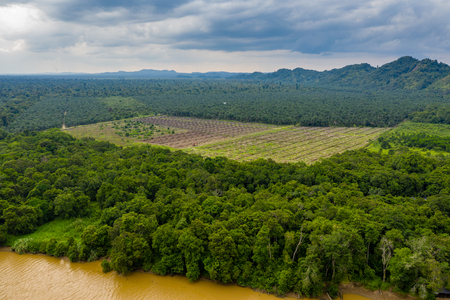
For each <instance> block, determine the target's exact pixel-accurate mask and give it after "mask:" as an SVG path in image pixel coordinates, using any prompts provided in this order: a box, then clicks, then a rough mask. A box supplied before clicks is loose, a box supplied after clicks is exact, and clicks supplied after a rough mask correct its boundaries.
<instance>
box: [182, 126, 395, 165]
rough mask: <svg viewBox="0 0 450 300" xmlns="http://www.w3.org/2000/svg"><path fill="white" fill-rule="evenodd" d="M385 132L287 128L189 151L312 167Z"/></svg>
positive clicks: (376, 130)
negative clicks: (297, 163) (320, 160)
mask: <svg viewBox="0 0 450 300" xmlns="http://www.w3.org/2000/svg"><path fill="white" fill-rule="evenodd" d="M386 130H387V129H385V128H370V127H369V128H367V127H366V128H360V127H350V128H346V127H294V126H288V127H281V128H277V129H273V130H269V131H264V132H261V133H257V134H251V135H247V136H244V137H241V138H238V139H233V140H226V141H222V142H218V143H213V144H208V145H204V146H200V147H195V148H192V149H190V150H188V152H190V153H197V154H201V155H204V156H210V157H215V156H225V157H228V158H231V159H234V160H238V161H251V160H256V159H259V158H266V159H269V158H270V159H273V160H274V161H277V162H300V161H301V162H305V163H307V164H310V163H313V162H315V161H317V160H319V159H321V158H326V157H330V156H332V155H334V154H336V153H341V152H344V151H346V150H353V149H359V148H361V147H364V146H366V145H368V143H369V142H370V141H372V140H375V139H376V138H377V137H378V136H379V135H380V134H381V133H382V132H385V131H386Z"/></svg>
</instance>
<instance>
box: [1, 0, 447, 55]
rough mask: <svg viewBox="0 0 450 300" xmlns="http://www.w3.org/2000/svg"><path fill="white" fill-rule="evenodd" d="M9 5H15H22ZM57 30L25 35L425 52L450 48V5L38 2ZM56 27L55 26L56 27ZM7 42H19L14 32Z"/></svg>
mask: <svg viewBox="0 0 450 300" xmlns="http://www.w3.org/2000/svg"><path fill="white" fill-rule="evenodd" d="M1 3H2V4H3V5H7V4H12V3H14V4H17V3H19V2H18V1H14V2H10V3H7V2H5V1H3V2H1ZM22 3H25V4H28V5H33V6H34V7H36V8H38V9H41V10H42V11H43V12H44V13H45V14H46V16H47V17H48V18H49V19H50V20H52V22H53V25H50V26H48V27H45V26H43V27H42V28H39V30H34V31H30V32H28V33H21V34H20V35H18V36H17V38H22V39H25V40H26V43H27V45H28V49H30V50H32V51H46V49H55V48H65V47H72V46H74V45H77V44H80V43H81V44H82V43H85V44H87V46H95V47H120V46H131V47H140V46H145V45H149V44H161V45H165V46H169V47H171V48H174V49H207V50H223V51H229V52H232V51H248V50H257V51H266V50H278V49H284V50H292V51H298V52H302V53H311V54H320V53H329V52H342V53H345V52H369V53H370V52H372V53H378V52H385V53H391V54H396V53H399V54H401V55H402V54H416V53H418V54H420V53H423V52H424V51H428V50H430V49H440V50H443V51H448V50H450V43H449V37H450V36H449V33H448V32H450V31H449V29H450V28H449V27H450V26H449V25H450V22H449V21H448V17H447V16H448V14H449V13H450V4H448V3H447V2H443V1H439V0H433V1H427V2H424V1H422V2H419V1H410V0H402V1H395V0H392V1H388V0H373V1H359V0H342V1H334V0H317V1H298V0H297V1H296V0H285V1H282V2H281V1H270V0H248V1H238V0H231V1H219V0H216V1H206V0H203V1H202V0H195V1H194V0H176V1H172V0H153V1H144V0H130V1H122V0H110V1H105V0H69V1H62V0H52V1H46V0H42V1H40V0H33V1H29V2H22ZM55 26H57V28H54V27H55ZM7 38H9V39H13V38H14V37H12V36H11V35H8V37H7Z"/></svg>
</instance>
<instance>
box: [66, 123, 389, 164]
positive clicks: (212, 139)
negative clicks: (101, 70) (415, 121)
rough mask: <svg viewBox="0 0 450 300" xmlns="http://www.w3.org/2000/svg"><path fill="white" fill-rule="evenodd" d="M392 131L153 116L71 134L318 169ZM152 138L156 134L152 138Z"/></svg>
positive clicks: (75, 129)
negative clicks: (324, 160)
mask: <svg viewBox="0 0 450 300" xmlns="http://www.w3.org/2000/svg"><path fill="white" fill-rule="evenodd" d="M387 130H388V128H372V127H296V126H284V127H277V126H274V125H267V124H258V123H241V122H233V121H220V120H204V119H194V118H182V117H167V116H154V117H146V118H140V119H134V120H124V121H114V122H107V123H99V124H93V125H86V126H78V127H73V128H70V129H69V130H68V131H67V132H68V133H70V134H72V135H74V136H75V137H78V138H79V137H93V138H95V139H98V140H105V141H109V142H112V143H116V144H118V145H121V146H128V145H132V144H138V143H139V144H141V143H150V144H153V145H162V146H168V147H171V148H175V149H183V150H184V151H186V152H190V153H196V154H201V155H204V156H210V157H214V156H225V157H228V158H231V159H234V160H238V161H251V160H256V159H258V158H265V159H268V158H271V159H273V160H275V161H277V162H299V161H303V162H305V163H308V164H310V163H314V162H315V161H317V160H318V159H320V158H326V157H330V156H332V155H333V154H336V153H340V152H344V151H346V150H354V149H358V148H361V147H364V146H366V145H367V144H368V143H369V142H370V141H371V140H375V139H377V138H378V136H380V134H382V133H383V132H385V131H387ZM150 133H151V134H150Z"/></svg>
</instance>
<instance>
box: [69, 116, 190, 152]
mask: <svg viewBox="0 0 450 300" xmlns="http://www.w3.org/2000/svg"><path fill="white" fill-rule="evenodd" d="M183 131H184V130H180V129H175V128H168V127H163V126H156V125H153V124H146V123H142V122H138V121H133V120H127V119H124V120H119V121H110V122H102V123H96V124H89V125H82V126H76V127H71V128H68V129H67V130H65V132H66V133H68V134H70V135H72V136H73V137H75V138H78V139H79V138H83V137H92V138H94V139H96V140H99V141H106V142H110V143H113V144H116V145H118V146H123V147H127V146H132V145H142V144H147V143H146V142H145V141H146V140H149V139H152V138H154V137H158V136H161V135H165V134H166V135H168V134H175V133H180V132H183Z"/></svg>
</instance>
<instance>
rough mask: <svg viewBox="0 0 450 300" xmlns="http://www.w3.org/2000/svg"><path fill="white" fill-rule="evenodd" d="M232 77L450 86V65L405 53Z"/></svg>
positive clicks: (381, 85)
mask: <svg viewBox="0 0 450 300" xmlns="http://www.w3.org/2000/svg"><path fill="white" fill-rule="evenodd" d="M229 79H237V80H261V81H283V82H293V83H299V84H314V85H339V86H345V87H355V86H359V87H374V88H382V89H411V90H423V89H427V88H430V89H446V90H448V89H449V87H450V66H449V65H447V64H445V63H442V62H438V61H437V60H431V59H428V58H426V59H423V60H418V59H416V58H413V57H411V56H403V57H400V58H399V59H397V60H395V61H392V62H389V63H386V64H384V65H382V66H381V67H377V68H376V67H372V66H371V65H369V64H367V63H361V64H354V65H348V66H345V67H343V68H338V69H332V70H327V71H315V70H307V69H303V68H295V69H293V70H290V69H279V70H277V71H275V72H272V73H266V74H264V73H261V72H254V73H251V74H240V75H236V76H233V77H230V78H229Z"/></svg>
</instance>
